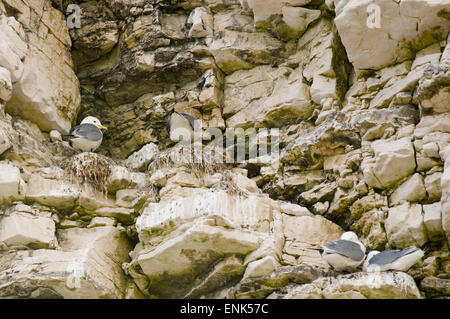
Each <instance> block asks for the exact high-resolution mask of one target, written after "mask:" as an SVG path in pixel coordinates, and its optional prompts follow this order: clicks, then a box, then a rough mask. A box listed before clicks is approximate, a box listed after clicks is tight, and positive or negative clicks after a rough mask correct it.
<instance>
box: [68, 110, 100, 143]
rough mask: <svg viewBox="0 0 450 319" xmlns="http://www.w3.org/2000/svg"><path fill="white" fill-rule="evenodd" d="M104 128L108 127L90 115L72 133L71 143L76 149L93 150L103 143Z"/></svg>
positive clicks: (70, 136)
mask: <svg viewBox="0 0 450 319" xmlns="http://www.w3.org/2000/svg"><path fill="white" fill-rule="evenodd" d="M102 129H104V130H106V127H105V126H103V125H102V123H100V120H99V119H98V118H96V117H93V116H88V117H86V118H85V119H84V120H83V121H82V122H81V124H80V125H78V126H75V128H74V129H73V131H72V133H70V135H69V141H70V144H71V145H72V147H73V148H74V149H76V150H79V151H82V152H93V151H95V150H96V149H97V148H98V147H99V146H100V144H102V140H103V133H102Z"/></svg>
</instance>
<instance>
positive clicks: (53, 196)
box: [26, 174, 80, 209]
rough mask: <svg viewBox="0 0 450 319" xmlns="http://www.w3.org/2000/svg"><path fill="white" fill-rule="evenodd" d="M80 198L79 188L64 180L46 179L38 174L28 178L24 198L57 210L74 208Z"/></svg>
mask: <svg viewBox="0 0 450 319" xmlns="http://www.w3.org/2000/svg"><path fill="white" fill-rule="evenodd" d="M79 196H80V190H79V187H78V186H77V185H76V184H71V183H69V182H66V181H64V180H58V179H47V178H43V177H42V176H41V175H39V174H33V175H32V176H31V177H30V180H29V182H28V187H27V193H26V198H27V200H29V201H34V202H37V203H40V204H42V205H46V206H50V207H55V208H58V209H70V208H73V207H75V205H76V203H77V200H78V197H79Z"/></svg>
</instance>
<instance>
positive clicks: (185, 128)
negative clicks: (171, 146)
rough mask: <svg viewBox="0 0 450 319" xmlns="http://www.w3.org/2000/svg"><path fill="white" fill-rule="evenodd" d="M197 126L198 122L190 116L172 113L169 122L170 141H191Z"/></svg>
mask: <svg viewBox="0 0 450 319" xmlns="http://www.w3.org/2000/svg"><path fill="white" fill-rule="evenodd" d="M198 126H199V125H198V121H197V120H196V119H195V118H194V117H192V116H191V115H189V114H186V113H178V112H175V111H174V112H173V114H172V115H171V116H170V120H169V131H170V139H171V140H172V141H173V142H179V141H181V140H184V141H185V140H188V141H192V140H193V136H194V135H193V134H194V131H196V130H198V129H199V127H198Z"/></svg>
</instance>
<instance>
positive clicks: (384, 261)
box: [363, 246, 424, 272]
mask: <svg viewBox="0 0 450 319" xmlns="http://www.w3.org/2000/svg"><path fill="white" fill-rule="evenodd" d="M423 255H424V253H423V251H422V249H420V248H416V247H413V246H412V247H409V248H407V249H403V250H398V249H394V250H384V251H382V252H379V251H378V250H373V251H371V252H370V253H369V254H368V255H367V259H366V262H365V263H364V266H363V270H364V271H367V272H376V271H387V270H398V271H407V270H408V269H409V268H411V267H412V266H413V265H414V264H416V263H417V262H418V261H419V260H420V259H421V258H422V257H423Z"/></svg>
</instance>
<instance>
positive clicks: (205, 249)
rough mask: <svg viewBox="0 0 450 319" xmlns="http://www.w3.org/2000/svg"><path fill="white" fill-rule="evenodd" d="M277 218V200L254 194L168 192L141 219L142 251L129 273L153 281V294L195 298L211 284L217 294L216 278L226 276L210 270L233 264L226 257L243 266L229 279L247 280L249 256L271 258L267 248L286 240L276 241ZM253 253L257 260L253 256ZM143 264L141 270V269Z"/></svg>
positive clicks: (148, 290)
mask: <svg viewBox="0 0 450 319" xmlns="http://www.w3.org/2000/svg"><path fill="white" fill-rule="evenodd" d="M277 215H279V207H278V205H277V203H276V202H275V201H272V200H270V199H268V198H266V197H262V196H258V195H254V194H251V195H249V197H248V198H240V197H238V196H232V195H228V194H226V193H225V192H223V191H214V190H205V189H197V190H189V188H182V189H180V190H178V191H177V192H175V193H172V194H171V193H168V194H167V195H165V196H164V197H163V198H162V200H161V202H160V203H153V204H150V205H149V206H148V207H147V208H145V209H144V212H143V214H142V215H141V216H140V217H139V218H138V220H137V222H136V227H137V231H138V234H139V239H140V244H139V245H140V246H139V247H137V248H136V249H135V251H134V252H133V253H132V255H133V256H134V257H133V260H132V262H131V264H130V266H129V270H128V271H129V272H130V274H131V275H132V276H133V277H142V276H143V275H144V276H145V277H146V278H147V279H146V280H150V281H151V283H152V284H151V285H150V286H149V287H147V286H146V284H145V283H142V285H143V286H140V288H141V290H142V291H143V292H145V293H148V294H150V295H157V296H163V297H181V296H184V295H187V296H189V295H192V294H193V291H203V289H200V288H199V287H203V286H206V285H207V286H208V287H209V289H210V290H214V289H217V288H219V287H217V286H214V280H217V279H214V278H216V277H217V276H220V273H221V272H220V271H218V270H217V269H216V268H217V267H216V268H215V270H213V271H212V272H210V273H209V274H206V273H204V271H206V270H207V269H209V267H211V266H212V265H213V264H216V263H218V262H224V263H227V264H228V262H226V260H225V259H224V258H225V257H226V256H230V255H232V256H235V259H234V260H235V261H234V262H233V263H232V264H233V265H234V264H236V263H237V264H236V266H239V265H240V266H239V267H238V268H236V271H237V270H239V271H237V272H236V273H235V275H234V276H231V277H230V278H228V279H229V280H232V277H233V278H235V277H236V276H242V275H243V272H244V270H245V266H244V259H245V258H246V256H247V258H250V259H249V261H248V262H251V261H252V259H254V258H258V257H257V256H258V255H259V254H260V253H258V249H260V247H262V250H261V249H260V250H261V253H262V254H263V255H262V257H263V256H264V254H267V252H266V250H264V249H266V248H264V243H269V242H271V241H272V242H276V241H277V240H278V241H279V240H280V239H281V238H280V239H275V238H274V237H276V234H275V233H274V227H279V226H276V222H275V220H276V218H277V217H276V216H277ZM278 218H279V217H278ZM269 246H270V245H269ZM277 246H279V244H275V246H274V248H273V249H277V248H276V247H277ZM278 249H279V250H281V247H279V248H278ZM269 251H270V249H269ZM251 253H254V254H256V256H255V257H250V256H251ZM276 254H277V253H276V252H275V256H276ZM278 254H279V252H278ZM236 258H237V259H236ZM239 260H240V261H239ZM272 261H274V260H272ZM275 261H276V260H275ZM138 265H139V268H140V269H142V270H141V271H138V270H137V269H136V266H138ZM275 265H276V263H275ZM257 268H258V267H257ZM259 268H260V267H259ZM233 269H234V268H233ZM272 270H273V269H272ZM269 271H271V270H269ZM136 272H138V273H139V275H138V274H136ZM251 272H253V271H251ZM205 275H206V277H205ZM195 278H196V279H195Z"/></svg>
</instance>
